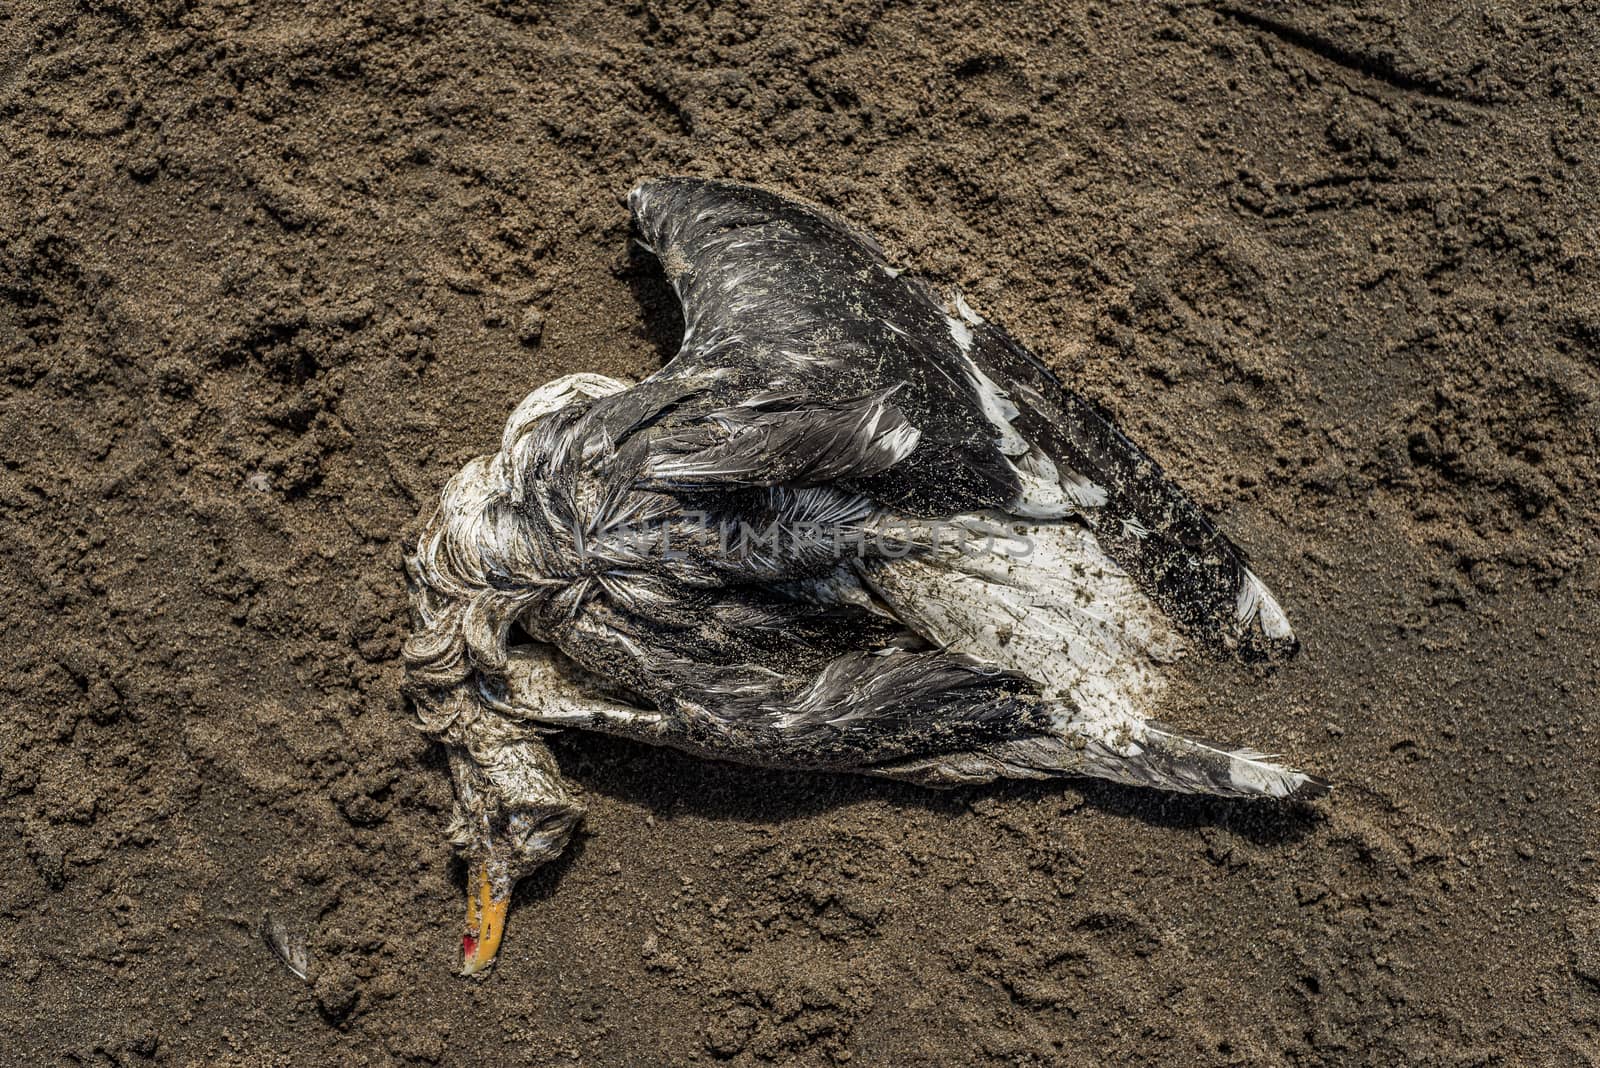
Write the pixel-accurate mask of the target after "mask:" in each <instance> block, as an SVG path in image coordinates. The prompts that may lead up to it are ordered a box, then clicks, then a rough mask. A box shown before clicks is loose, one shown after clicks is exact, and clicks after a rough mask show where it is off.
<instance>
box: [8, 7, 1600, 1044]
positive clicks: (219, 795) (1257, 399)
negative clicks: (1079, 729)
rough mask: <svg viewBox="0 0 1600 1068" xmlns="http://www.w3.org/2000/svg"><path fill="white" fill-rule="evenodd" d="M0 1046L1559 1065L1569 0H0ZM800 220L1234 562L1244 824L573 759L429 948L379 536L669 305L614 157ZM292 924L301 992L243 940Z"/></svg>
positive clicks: (426, 825) (413, 792)
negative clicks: (1280, 649) (516, 866)
mask: <svg viewBox="0 0 1600 1068" xmlns="http://www.w3.org/2000/svg"><path fill="white" fill-rule="evenodd" d="M0 45H3V47H0V458H3V464H0V596H3V601H4V610H3V611H0V628H3V641H4V648H5V650H6V655H5V658H4V661H3V664H0V694H3V699H0V1063H3V1064H5V1065H38V1064H56V1063H62V1064H72V1065H90V1064H93V1065H100V1064H117V1065H141V1064H146V1063H150V1064H163V1065H208V1066H209V1065H252V1066H256V1065H280V1064H282V1065H290V1064H293V1065H346V1064H349V1065H388V1064H439V1065H499V1064H530V1065H545V1064H562V1065H565V1064H584V1065H651V1066H654V1065H676V1064H691V1063H710V1062H715V1061H726V1062H728V1063H732V1064H739V1065H747V1064H769V1063H781V1064H793V1065H826V1064H842V1063H845V1062H849V1063H852V1064H869V1065H886V1064H894V1065H955V1064H1030V1065H1043V1064H1061V1065H1104V1064H1162V1065H1166V1064H1183V1065H1358V1064H1371V1065H1385V1066H1388V1065H1395V1064H1407V1065H1490V1064H1496V1065H1498V1064H1507V1065H1524V1064H1525V1065H1555V1064H1577V1063H1591V1064H1592V1063H1595V1062H1596V1060H1597V1059H1600V896H1597V894H1600V881H1597V873H1596V848H1597V843H1596V838H1595V827H1596V818H1595V813H1596V802H1597V786H1596V782H1597V776H1596V773H1595V767H1596V757H1597V750H1600V736H1597V733H1596V731H1597V727H1596V724H1595V722H1594V720H1595V717H1594V710H1595V708H1596V697H1595V692H1596V671H1597V669H1596V660H1597V656H1596V654H1597V651H1600V640H1597V638H1596V633H1597V627H1600V569H1597V565H1596V562H1595V554H1594V550H1595V546H1596V540H1597V532H1600V531H1597V528H1600V520H1597V510H1596V505H1595V500H1596V493H1597V490H1600V470H1597V466H1600V465H1597V454H1600V448H1597V430H1596V427H1597V424H1600V292H1597V290H1600V287H1597V285H1596V277H1597V262H1596V248H1597V227H1600V196H1597V193H1596V189H1597V171H1596V166H1597V164H1600V148H1597V134H1596V129H1597V127H1596V114H1597V108H1600V60H1597V57H1600V16H1597V15H1596V14H1595V13H1594V10H1593V9H1592V8H1585V7H1584V6H1583V5H1574V4H1560V3H1538V4H1501V3H1486V4H1481V5H1477V4H1473V5H1462V4H1455V3H1442V2H1441V3H1422V2H1419V3H1413V4H1407V5H1387V4H1379V3H1376V2H1372V3H1343V4H1334V3H1327V4H1318V3H1291V4H1287V5H1271V6H1270V7H1269V6H1268V5H1263V6H1262V7H1260V8H1256V7H1244V6H1238V7H1235V6H1232V5H1226V4H1224V5H1217V4H1205V3H1172V4H1165V5H1143V4H1140V5H1135V4H1126V5H1124V4H1111V3H1098V4H1089V3H1066V4H1060V5H1037V6H1036V5H1004V4H995V3H970V4H954V3H940V4H932V3H926V4H921V5H905V4H891V3H882V2H879V3H858V4H852V3H844V2H838V0H819V2H815V3H784V4H772V5H767V4H750V5H740V4H734V3H726V4H705V3H694V4H688V5H684V6H681V7H680V6H679V5H676V4H671V3H663V2H658V0H647V2H641V3H631V4H617V5H614V6H606V5H600V4H584V3H577V2H564V3H553V4H548V5H546V4H541V3H537V2H533V0H412V2H392V3H391V2H383V0H373V2H368V0H352V2H350V3H347V4H342V5H336V4H332V3H326V2H313V3H311V4H298V3H285V2H276V0H262V2H247V0H239V2H218V3H203V2H197V0H82V2H80V3H56V2H46V0H19V2H18V3H15V4H12V5H8V6H6V7H5V8H4V9H0ZM674 173H688V174H702V175H725V176H730V177H736V178H742V179H746V180H753V181H759V182H764V183H768V184H771V185H772V186H774V187H777V188H781V189H784V190H787V191H789V192H792V193H794V194H797V195H801V196H804V197H807V198H810V199H813V200H815V201H819V202H821V203H824V204H827V205H829V206H831V207H833V208H835V209H837V210H838V211H840V212H842V213H843V214H844V215H845V216H846V217H847V218H848V219H850V220H851V221H852V222H854V223H855V224H856V225H858V226H861V227H863V228H865V229H867V230H869V231H871V232H873V233H875V234H876V235H877V236H878V237H879V238H880V239H881V240H882V241H883V242H884V243H885V245H886V247H887V248H888V250H889V251H890V253H891V255H892V256H893V257H894V258H895V259H896V260H897V261H898V262H901V263H903V264H906V265H908V266H910V267H912V268H913V269H915V270H917V271H920V272H922V273H924V274H926V275H929V276H931V277H933V278H936V279H938V280H940V281H941V282H944V283H948V284H957V285H960V286H961V287H962V288H963V289H964V290H965V292H966V293H967V296H968V299H969V300H970V301H971V303H972V304H973V305H974V306H975V307H976V308H977V309H978V310H979V311H980V312H982V313H984V314H985V315H987V316H989V317H991V318H993V319H996V320H998V321H1000V322H1002V323H1004V324H1005V325H1007V326H1008V327H1009V328H1010V329H1011V330H1012V331H1013V332H1015V333H1016V334H1017V335H1018V336H1020V337H1021V338H1022V339H1023V340H1024V341H1025V342H1026V343H1027V344H1029V345H1030V346H1031V347H1032V348H1034V349H1035V350H1036V351H1038V352H1039V353H1040V354H1041V355H1042V356H1044V357H1045V358H1046V359H1047V360H1049V361H1050V362H1051V363H1052V364H1053V365H1054V366H1055V367H1057V368H1058V369H1059V370H1060V371H1061V373H1062V374H1063V375H1064V376H1065V377H1066V378H1067V380H1068V381H1070V382H1071V383H1072V384H1073V385H1074V386H1075V387H1076V388H1078V389H1080V390H1082V391H1083V392H1084V393H1086V394H1087V395H1089V396H1090V397H1092V398H1093V399H1094V400H1095V401H1097V402H1098V403H1100V404H1102V405H1103V406H1104V407H1105V408H1106V409H1108V410H1109V411H1110V412H1112V413H1113V414H1114V415H1115V417H1116V418H1117V419H1118V420H1119V421H1120V423H1121V424H1122V425H1123V426H1124V427H1125V428H1126V429H1127V430H1128V431H1129V432H1130V434H1131V435H1132V436H1133V437H1134V438H1135V439H1136V440H1138V441H1139V442H1141V443H1142V444H1143V445H1144V446H1145V447H1146V448H1147V449H1148V450H1149V451H1150V452H1151V453H1152V454H1154V455H1155V456H1156V457H1157V458H1159V460H1160V461H1161V462H1162V463H1163V464H1164V465H1165V466H1166V467H1167V469H1168V470H1169V472H1170V473H1171V474H1172V475H1173V477H1174V478H1176V479H1177V480H1178V481H1179V482H1180V483H1182V484H1183V485H1185V486H1186V487H1188V488H1189V489H1190V490H1191V491H1192V492H1193V493H1194V495H1195V496H1196V497H1197V498H1198V499H1199V500H1200V501H1201V502H1203V503H1204V505H1205V506H1206V507H1207V508H1208V509H1210V510H1212V511H1213V512H1214V513H1215V514H1216V516H1217V518H1218V521H1219V522H1220V523H1221V524H1223V525H1224V527H1225V528H1226V529H1227V530H1229V531H1230V532H1231V533H1232V534H1233V535H1234V536H1235V538H1236V539H1237V540H1239V541H1240V542H1241V543H1242V544H1244V545H1246V546H1247V547H1248V548H1249V549H1250V551H1251V553H1252V558H1253V560H1254V563H1255V566H1256V567H1257V569H1258V570H1259V571H1260V572H1261V574H1262V575H1263V576H1264V577H1265V578H1266V579H1267V580H1268V581H1269V582H1270V583H1271V584H1272V586H1273V588H1274V589H1275V590H1276V591H1277V592H1278V594H1279V595H1280V597H1281V599H1282V601H1283V603H1284V605H1285V607H1286V608H1287V610H1288V611H1289V613H1290V615H1291V617H1292V618H1293V619H1294V621H1295V623H1296V629H1297V630H1298V632H1299V633H1300V634H1301V636H1302V637H1303V639H1304V641H1305V651H1304V654H1303V655H1302V656H1301V657H1300V658H1299V659H1298V660H1297V661H1295V662H1294V663H1293V664H1291V665H1289V666H1288V667H1287V668H1285V669H1284V670H1282V671H1279V672H1277V673H1275V674H1273V675H1271V676H1269V677H1258V676H1255V675H1252V674H1251V673H1249V672H1247V671H1243V670H1240V669H1237V668H1235V667H1232V666H1229V665H1221V664H1218V665H1213V666H1209V667H1207V668H1206V669H1205V670H1204V671H1203V672H1202V673H1201V674H1202V675H1203V676H1204V677H1203V678H1202V679H1201V680H1200V682H1199V683H1197V684H1196V685H1194V686H1193V687H1192V689H1191V690H1190V691H1189V692H1188V693H1187V695H1186V699H1185V702H1184V708H1183V710H1182V714H1181V722H1182V724H1183V725H1184V726H1185V727H1188V728H1190V729H1194V730H1199V731H1204V732H1206V733H1209V734H1212V735H1216V736H1220V737H1224V738H1228V739H1238V740H1241V741H1248V742H1251V743H1253V744H1256V745H1258V746H1262V747H1267V748H1270V749H1271V750H1272V751H1274V752H1278V753H1281V754H1284V756H1285V758H1286V759H1288V760H1290V761H1292V762H1294V763H1296V764H1298V765H1300V766H1303V767H1305V768H1307V769H1309V770H1312V771H1315V772H1317V773H1319V774H1322V775H1325V776H1327V777H1328V778H1330V779H1332V780H1333V781H1334V782H1335V784H1336V789H1335V792H1334V794H1333V796H1332V797H1331V798H1329V799H1327V800H1325V801H1323V802H1319V803H1317V804H1316V805H1315V806H1313V807H1310V808H1304V809H1296V810H1279V809H1275V808H1272V807H1263V806H1256V805H1248V804H1228V803H1221V802H1208V801H1195V800H1186V799H1182V798H1176V797H1171V796H1164V795H1160V794H1155V793H1147V792H1138V791H1133V790H1126V789H1120V788H1117V787H1114V786H1109V785H1104V784H1096V783H1091V782H1080V781H1072V782H1068V783H1064V784H1052V785H1018V786H1000V787H994V788H982V789H965V790H960V791H956V792H952V793H948V794H934V793H927V792H923V791H919V790H916V789H912V788H910V787H902V786H897V785H893V784H885V783H875V782H870V781H861V780H853V779H847V778H836V777H828V776H820V775H819V776H813V775H799V774H766V773H760V772H753V771H749V770H745V769H738V768H730V767H723V766H718V765H713V764H706V763H701V762H697V761H694V760H692V759H690V758H687V757H684V756H680V755H676V754H673V753H670V752H661V751H655V750H651V749H647V748H643V747H639V746H634V745H630V744H626V743H623V742H619V741H614V740H607V739H605V738H599V737H591V736H573V737H571V738H566V739H562V740H561V741H560V742H559V743H558V748H559V757H560V759H561V761H562V764H563V767H564V768H565V769H566V770H567V772H568V773H569V774H570V775H571V777H572V778H573V779H575V780H576V781H578V782H579V783H581V784H582V786H583V787H584V789H585V791H586V800H587V803H588V805H589V809H590V815H589V818H588V822H587V824H586V825H585V829H584V830H583V832H582V834H581V835H580V838H579V840H578V841H577V842H576V843H575V845H574V847H573V848H572V849H571V850H570V851H569V853H568V855H567V857H566V858H564V859H563V860H562V861H561V862H560V863H558V864H556V865H554V866H552V867H551V868H549V869H547V870H546V871H544V872H543V873H541V874H540V875H538V876H537V877H535V878H533V879H531V880H529V881H528V882H527V883H526V884H525V885H524V887H523V889H522V891H521V892H520V893H519V895H518V898H517V900H516V903H515V906H514V910H513V913H512V917H511V924H510V931H509V934H508V936H507V941H506V945H505V950H504V952H503V954H502V956H501V960H500V963H499V966H498V967H497V968H496V970H495V972H494V973H493V975H492V976H491V977H489V978H488V979H487V980H486V981H481V982H480V981H470V980H464V979H461V978H459V977H457V976H454V975H453V974H452V966H453V964H454V957H455V954H456V952H457V945H458V939H459V927H460V923H461V916H462V913H463V905H462V886H461V880H462V872H461V868H460V865H459V864H458V863H457V862H455V861H453V860H452V858H451V855H450V852H449V848H448V846H447V844H446V843H445V840H444V837H443V834H442V831H443V828H444V825H445V822H446V819H447V815H448V810H449V805H450V786H449V782H448V779H447V775H446V772H445V769H444V766H443V761H442V759H441V756H440V754H439V753H438V752H436V751H435V750H434V749H433V748H432V747H431V746H430V745H429V744H428V743H427V741H426V740H425V739H424V738H423V737H422V736H421V735H420V734H418V733H417V732H416V731H414V730H413V729H412V727H411V726H410V725H409V723H408V709H407V707H406V705H405V703H404V701H403V699H402V698H401V696H400V693H399V686H400V682H401V668H400V664H399V660H398V651H399V647H400V643H401V641H402V639H403V636H404V632H405V627H406V604H405V596H404V587H403V580H402V575H401V570H400V562H401V558H402V555H403V552H404V546H405V541H406V537H407V535H408V533H409V532H411V531H414V529H415V523H416V521H417V518H418V516H419V514H420V513H421V512H422V511H423V510H425V509H427V508H428V507H430V506H431V502H432V501H433V500H434V499H435V497H436V494H437V492H438V489H439V487H440V486H441V485H442V483H443V481H444V479H445V478H447V477H448V475H449V474H450V473H451V472H453V471H454V470H455V469H456V468H457V467H458V466H459V465H460V464H461V463H462V462H464V461H465V460H466V459H468V458H469V457H471V456H473V455H475V454H478V453H481V452H484V451H487V450H489V449H490V448H491V447H492V445H493V443H494V442H495V441H496V439H497V436H498V434H499V430H500V427H501V425H502V422H503V420H504V418H505V416H506V415H507V413H508V412H509V410H510V409H511V407H512V406H513V405H514V403H515V402H516V400H517V399H518V398H520V397H521V396H522V395H523V394H524V393H525V392H526V391H528V390H529V389H531V388H533V387H534V386H535V385H537V384H539V383H541V382H543V381H544V380H546V379H548V378H550V377H552V376H554V375H556V374H559V373H565V372H569V371H576V370H594V371H602V372H607V373H612V374H626V375H638V374H642V373H645V372H647V371H648V370H649V369H650V368H652V367H654V366H656V365H657V364H658V363H659V361H660V359H661V358H662V356H663V354H664V353H670V351H671V349H672V347H673V346H674V344H675V340H676V339H675V337H674V331H675V329H676V323H675V321H674V315H673V312H672V310H671V306H670V305H671V297H670V293H669V292H668V291H667V290H665V288H664V287H663V286H662V284H661V282H660V280H659V277H658V276H657V275H656V274H655V273H654V269H653V267H652V265H651V264H649V263H648V262H647V261H641V260H639V259H637V258H636V257H631V256H630V255H629V253H628V246H627V238H628V229H627V216H626V210H625V208H624V206H623V204H622V201H621V198H622V197H623V195H624V194H625V193H626V192H627V190H628V189H629V187H630V186H631V185H632V184H633V183H634V182H635V181H637V180H639V179H640V178H643V177H648V176H655V175H663V174H674ZM269 909H270V910H272V911H273V913H274V914H275V915H277V916H279V917H280V918H281V919H282V920H283V922H284V923H285V925H286V926H287V927H288V928H289V929H290V930H292V931H295V932H298V933H299V934H300V935H301V936H303V937H304V938H305V939H306V943H307V949H308V952H309V955H310V959H311V963H312V968H313V978H314V983H312V984H310V985H306V984H302V983H301V982H299V981H298V980H296V979H295V978H294V977H293V976H292V975H290V974H289V973H288V971H287V970H285V969H284V968H283V967H282V966H281V965H280V964H278V962H277V961H276V960H275V959H274V958H273V957H272V956H271V955H270V954H269V953H268V951H267V950H266V949H265V948H264V947H263V945H262V943H261V942H260V940H259V939H258V937H257V933H256V929H257V926H258V924H259V922H260V918H261V916H262V913H263V912H264V911H266V910H269Z"/></svg>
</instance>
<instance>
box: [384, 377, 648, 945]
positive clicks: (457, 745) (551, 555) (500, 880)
mask: <svg viewBox="0 0 1600 1068" xmlns="http://www.w3.org/2000/svg"><path fill="white" fill-rule="evenodd" d="M624 388H625V385H624V383H621V382H618V381H617V380H615V379H611V378H606V377H604V376H601V375H592V374H576V375H568V376H566V377H565V378H560V379H557V380H555V381H553V382H550V383H548V384H547V385H545V386H542V387H541V388H539V389H537V390H535V391H534V392H533V393H531V394H530V395H529V396H528V397H527V398H526V399H525V400H524V401H523V402H522V403H521V404H520V405H518V407H517V409H516V411H515V412H514V413H513V414H512V416H511V419H510V420H509V422H508V424H507V427H506V431H505V436H504V438H503V439H502V442H501V447H500V451H499V452H498V453H496V454H494V455H492V456H481V457H478V458H477V459H474V460H472V461H471V462H469V463H468V464H467V465H466V466H465V467H463V468H462V469H461V471H460V472H459V473H458V474H457V475H456V476H455V477H454V478H452V479H451V480H450V482H449V484H448V485H447V486H446V487H445V490H444V493H443V495H442V497H441V499H440V503H439V508H438V509H437V510H436V511H435V512H434V514H433V516H432V517H431V518H430V519H429V521H428V523H427V525H426V526H425V527H424V529H423V531H422V534H421V536H420V537H419V539H418V542H417V549H416V552H415V553H414V554H413V555H411V556H410V557H408V559H407V560H406V570H407V572H408V574H409V577H410V589H411V604H412V609H413V613H412V614H413V629H412V634H411V636H410V638H409V639H408V640H407V642H406V644H405V648H404V650H403V653H402V655H403V658H404V661H405V666H406V689H407V692H408V694H409V696H410V697H411V699H412V703H413V706H414V708H415V709H416V713H417V718H418V721H419V725H420V726H421V727H422V729H423V730H425V731H426V732H428V733H429V734H431V735H433V736H434V737H437V738H439V739H440V740H441V741H443V742H444V743H445V746H446V749H447V752H448V754H449V759H450V770H451V778H452V780H453V782H454V784H455V793H456V804H455V814H454V818H453V820H452V822H451V828H450V839H451V842H452V843H453V844H454V846H455V847H456V850H457V852H458V853H459V854H460V855H461V856H462V858H463V859H464V860H466V862H467V865H468V876H467V926H466V934H465V936H464V937H463V939H462V971H463V972H464V973H466V974H472V973H473V972H477V971H481V970H483V969H484V968H486V967H488V965H489V964H490V963H491V962H492V961H493V960H494V957H495V953H496V951H497V950H498V948H499V944H500V936H501V933H502V932H503V930H504V926H505V917H506V911H507V908H508V906H509V904H510V900H511V892H512V889H513V888H514V887H515V885H516V882H517V880H518V879H520V878H521V877H522V876H523V875H525V874H527V873H528V872H530V871H532V870H533V869H534V868H536V867H538V866H539V865H540V864H542V863H544V862H545V861H547V860H549V859H551V858H552V857H554V856H556V855H557V854H559V853H560V852H561V850H562V848H563V847H564V846H565V845H566V841H567V838H568V837H569V836H570V835H571V833H572V829H573V827H574V826H575V825H576V824H577V822H578V820H579V819H580V818H581V817H582V813H583V809H582V806H581V805H580V804H579V803H578V802H577V801H576V799H575V798H573V797H572V796H571V794H570V793H568V792H567V791H566V789H565V787H564V786H563V785H562V783H561V776H560V773H559V770H558V769H557V768H556V766H555V763H554V760H553V759H552V758H551V757H550V754H549V751H548V750H546V749H545V748H544V747H543V745H539V744H528V743H529V738H530V734H531V731H532V728H530V727H528V726H526V725H524V724H522V723H519V722H516V721H515V720H514V719H509V718H506V717H505V716H502V715H499V714H491V713H490V712H489V711H488V709H487V708H486V706H485V704H484V699H483V693H484V689H483V687H484V685H485V683H486V682H487V683H493V682H495V681H496V680H498V679H499V678H500V677H501V676H502V674H503V673H504V670H505V666H506V661H507V652H508V649H507V646H508V643H509V639H510V633H511V628H512V625H513V624H514V623H517V622H519V621H520V622H522V623H524V625H525V626H528V627H529V628H530V633H534V636H535V637H540V636H541V635H540V634H538V633H536V632H535V622H536V620H537V619H539V618H540V617H541V616H547V615H549V614H550V611H551V609H552V606H553V605H554V606H556V607H559V602H560V601H561V600H562V598H563V597H568V596H571V593H570V590H571V588H572V586H573V582H572V575H570V574H567V573H565V572H566V571H568V570H569V569H568V568H567V567H566V566H565V565H564V564H563V563H562V562H561V559H562V556H563V554H562V553H561V552H560V548H561V547H560V545H558V544H552V532H551V529H550V525H549V524H548V523H544V524H542V525H541V523H539V522H538V521H537V519H536V517H535V516H532V515H530V512H529V507H528V506H529V504H530V490H531V489H534V488H536V487H535V485H533V483H535V482H536V480H537V479H538V478H539V477H540V471H541V465H542V464H544V463H546V462H547V460H548V456H549V454H550V452H551V451H552V449H553V448H554V450H555V451H559V449H560V445H559V443H552V441H551V440H549V438H550V435H549V431H550V430H551V428H552V427H551V424H550V423H549V422H548V420H550V419H551V418H552V417H554V418H555V419H556V420H560V419H561V418H562V416H561V415H560V413H561V412H562V410H563V409H566V408H567V407H568V406H570V405H572V404H574V403H577V402H584V401H587V400H592V399H594V398H596V397H602V396H607V395H609V394H611V393H615V392H617V391H618V390H621V389H624ZM532 499H534V500H536V499H537V498H536V497H535V498H532ZM558 540H559V539H558Z"/></svg>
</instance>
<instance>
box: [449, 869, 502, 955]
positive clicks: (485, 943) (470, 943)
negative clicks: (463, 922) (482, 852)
mask: <svg viewBox="0 0 1600 1068" xmlns="http://www.w3.org/2000/svg"><path fill="white" fill-rule="evenodd" d="M510 907H511V892H510V891H509V890H507V891H506V894H505V896H504V897H498V896H496V895H495V892H494V888H493V886H492V885H491V884H490V881H489V867H488V865H487V864H485V863H484V862H483V861H481V860H480V861H477V862H476V863H474V864H473V865H472V868H471V870H470V871H469V872H468V876H467V930H466V933H465V934H463V935H462V936H461V974H462V975H476V974H477V973H478V972H482V971H487V970H488V969H489V968H490V967H492V966H493V965H494V958H495V954H497V953H499V952H500V937H501V936H502V935H503V934H505V931H506V910H507V909H509V908H510Z"/></svg>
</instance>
